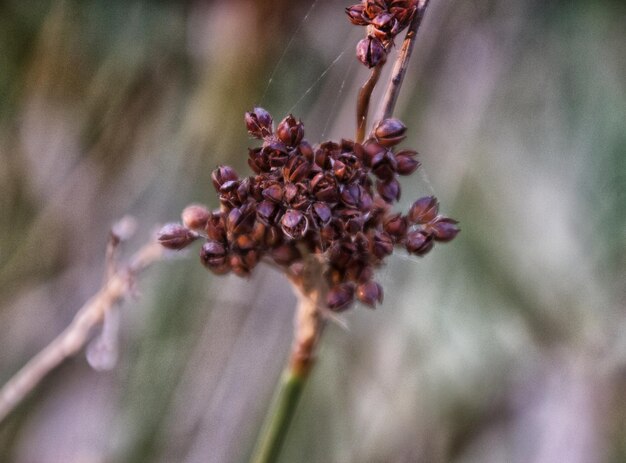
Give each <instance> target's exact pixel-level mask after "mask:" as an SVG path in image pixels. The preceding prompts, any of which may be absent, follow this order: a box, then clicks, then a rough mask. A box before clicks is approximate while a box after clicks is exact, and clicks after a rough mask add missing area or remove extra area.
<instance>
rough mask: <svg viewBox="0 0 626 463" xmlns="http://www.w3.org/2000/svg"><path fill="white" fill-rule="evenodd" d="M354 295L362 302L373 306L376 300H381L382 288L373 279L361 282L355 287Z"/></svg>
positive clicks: (379, 301)
mask: <svg viewBox="0 0 626 463" xmlns="http://www.w3.org/2000/svg"><path fill="white" fill-rule="evenodd" d="M356 297H357V299H358V300H359V301H361V302H362V303H363V304H367V305H369V306H370V307H374V306H375V305H376V303H377V302H378V303H379V304H380V303H382V302H383V288H382V287H381V286H380V285H379V284H378V283H376V282H375V281H368V282H366V283H361V284H360V285H359V286H357V288H356Z"/></svg>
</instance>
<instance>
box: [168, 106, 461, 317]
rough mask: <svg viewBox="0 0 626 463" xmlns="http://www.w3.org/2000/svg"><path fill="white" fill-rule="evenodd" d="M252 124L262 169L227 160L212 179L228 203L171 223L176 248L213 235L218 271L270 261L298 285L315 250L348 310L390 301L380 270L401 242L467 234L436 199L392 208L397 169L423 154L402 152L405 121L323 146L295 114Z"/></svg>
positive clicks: (254, 154)
mask: <svg viewBox="0 0 626 463" xmlns="http://www.w3.org/2000/svg"><path fill="white" fill-rule="evenodd" d="M245 122H246V126H247V128H248V132H249V133H250V135H252V136H253V137H255V138H257V139H259V140H262V145H261V146H259V147H256V148H251V149H250V150H249V154H248V164H249V166H250V168H251V169H252V170H253V171H254V174H255V175H253V176H249V177H240V176H239V175H237V173H236V172H235V171H234V170H233V169H232V168H231V167H228V166H220V167H218V168H217V169H215V170H214V171H213V173H212V175H211V178H212V181H213V186H214V187H215V189H216V191H217V193H218V196H219V200H220V204H221V207H220V209H219V210H216V211H213V212H210V211H208V210H206V209H205V208H203V207H201V206H198V205H191V206H188V207H187V208H186V209H185V210H184V211H183V214H182V218H183V225H176V224H170V225H167V226H166V227H164V229H163V230H162V232H161V235H160V240H161V243H162V244H163V245H164V246H166V247H170V248H174V249H180V248H182V247H184V246H185V245H187V244H189V243H191V241H193V240H194V239H195V238H197V236H198V234H202V236H205V237H206V242H205V243H204V244H203V246H202V249H201V253H200V255H201V260H202V263H203V264H204V265H205V267H207V268H208V269H209V270H211V271H213V272H214V273H217V274H223V273H227V272H230V271H232V272H234V273H235V274H237V275H240V276H245V275H248V274H249V273H250V272H251V271H252V269H253V268H254V267H255V266H256V265H257V264H258V263H259V262H260V261H261V260H262V259H266V260H270V261H272V262H273V263H274V264H276V265H278V266H280V267H282V268H284V269H285V271H286V272H287V273H288V275H289V276H290V277H291V278H292V280H294V281H296V282H298V278H303V275H304V273H305V270H306V268H305V267H306V262H307V260H306V259H307V258H308V256H314V257H316V258H317V259H318V261H319V262H323V268H324V271H323V275H322V277H323V280H324V282H325V285H326V287H327V291H325V293H326V304H327V306H328V308H330V309H331V310H336V311H340V310H343V309H346V308H348V307H349V306H350V304H351V303H352V302H353V300H354V299H355V298H356V299H358V300H359V301H361V302H363V303H365V304H367V305H370V306H374V305H375V304H376V303H378V302H381V301H382V298H383V290H382V288H381V286H380V285H379V284H378V283H377V282H375V281H374V280H373V276H374V269H375V268H376V267H378V266H380V265H381V264H382V263H383V261H384V259H385V258H386V257H387V256H388V255H390V254H391V253H392V252H393V249H394V246H403V247H405V248H406V250H407V251H408V252H409V253H411V254H414V255H418V256H422V255H424V254H426V253H427V252H428V251H430V250H431V249H432V247H433V244H434V243H435V242H436V241H442V242H443V241H450V240H451V239H453V238H454V237H455V236H456V234H457V233H458V231H459V229H458V227H457V222H456V221H454V220H452V219H449V218H446V217H442V216H441V215H439V211H438V204H437V200H436V199H435V198H434V197H426V198H421V199H419V200H417V201H416V202H415V203H413V205H412V206H411V208H410V210H409V213H408V214H407V215H401V214H398V213H394V212H393V211H392V209H391V205H392V204H393V203H395V202H396V201H398V199H399V198H400V183H399V182H398V175H409V174H411V173H413V172H414V171H415V170H416V169H417V168H418V167H419V162H418V161H417V159H416V155H417V153H416V152H415V151H411V150H396V149H395V146H396V145H397V144H399V143H400V142H401V141H402V140H403V139H404V138H405V132H406V127H405V126H404V124H403V123H402V122H400V121H399V120H398V119H386V120H383V121H381V122H379V123H378V124H377V125H376V126H375V128H374V130H373V131H372V135H371V136H370V138H369V139H368V140H366V141H365V142H364V143H362V144H360V143H355V142H353V141H350V140H342V141H341V142H339V143H336V142H332V141H327V142H324V143H322V144H320V145H317V146H311V145H310V144H309V143H308V142H307V141H306V140H305V139H304V126H303V124H302V122H301V121H298V120H296V119H295V118H294V117H293V116H291V115H289V116H287V117H286V118H285V119H283V120H282V121H281V122H280V124H278V127H277V128H276V129H274V125H273V121H272V117H271V116H270V115H269V113H268V112H267V111H265V110H264V109H262V108H255V109H254V110H253V111H251V112H249V113H246V115H245Z"/></svg>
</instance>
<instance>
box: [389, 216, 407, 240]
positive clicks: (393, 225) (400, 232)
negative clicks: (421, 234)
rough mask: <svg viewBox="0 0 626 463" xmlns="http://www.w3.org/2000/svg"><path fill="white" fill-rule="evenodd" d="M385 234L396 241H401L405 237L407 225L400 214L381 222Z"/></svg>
mask: <svg viewBox="0 0 626 463" xmlns="http://www.w3.org/2000/svg"><path fill="white" fill-rule="evenodd" d="M383 228H384V230H385V232H387V233H389V235H391V236H392V237H393V238H395V239H396V240H401V239H403V238H404V236H405V235H406V231H407V223H406V218H405V217H402V215H401V214H394V215H392V216H389V217H387V218H386V219H385V221H384V222H383Z"/></svg>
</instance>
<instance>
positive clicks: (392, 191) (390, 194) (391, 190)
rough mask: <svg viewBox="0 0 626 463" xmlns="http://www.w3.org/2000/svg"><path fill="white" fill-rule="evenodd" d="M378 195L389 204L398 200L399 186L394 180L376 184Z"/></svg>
mask: <svg viewBox="0 0 626 463" xmlns="http://www.w3.org/2000/svg"><path fill="white" fill-rule="evenodd" d="M376 190H377V191H378V194H379V195H380V196H381V197H382V198H383V199H384V200H385V201H386V202H387V203H389V204H391V203H393V202H395V201H398V200H399V199H400V184H399V183H398V180H396V179H395V178H393V179H391V180H390V181H388V182H381V181H377V182H376Z"/></svg>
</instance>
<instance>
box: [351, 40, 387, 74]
mask: <svg viewBox="0 0 626 463" xmlns="http://www.w3.org/2000/svg"><path fill="white" fill-rule="evenodd" d="M386 55H387V52H386V51H385V46H384V45H383V44H382V42H381V41H380V40H378V39H377V38H376V37H372V36H368V37H366V38H364V39H362V40H360V41H359V43H357V45H356V57H357V58H358V59H359V61H360V62H361V63H363V64H365V65H366V66H367V67H368V68H373V67H374V66H377V65H378V64H379V63H380V62H382V61H383V60H384V59H385V58H386Z"/></svg>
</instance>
